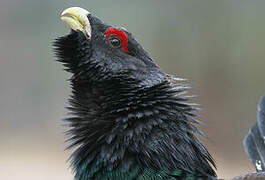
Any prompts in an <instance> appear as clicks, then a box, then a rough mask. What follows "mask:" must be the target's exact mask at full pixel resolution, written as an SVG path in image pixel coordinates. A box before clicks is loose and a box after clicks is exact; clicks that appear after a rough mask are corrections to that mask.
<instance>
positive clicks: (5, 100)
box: [0, 0, 265, 180]
mask: <svg viewBox="0 0 265 180" xmlns="http://www.w3.org/2000/svg"><path fill="white" fill-rule="evenodd" d="M71 6H81V7H84V8H86V9H88V10H89V11H90V12H91V13H92V14H94V15H96V16H98V17H100V18H101V19H103V20H104V21H105V22H107V23H109V24H112V25H121V26H124V27H126V28H127V29H128V30H129V31H130V32H132V33H133V34H134V36H135V38H136V39H137V40H138V41H139V42H140V43H141V44H142V45H143V46H144V47H145V49H146V50H147V51H149V52H150V54H151V55H152V57H153V58H154V59H155V61H156V62H157V63H158V64H159V65H160V67H161V68H162V69H163V70H164V71H165V72H167V73H170V74H175V75H177V76H178V77H182V78H187V79H188V80H189V82H190V83H191V85H192V87H193V89H192V91H191V94H196V95H199V97H198V98H197V99H196V102H197V103H200V104H201V107H202V108H203V112H202V113H201V121H203V122H204V123H205V124H207V127H202V130H204V131H205V132H206V134H207V135H208V136H209V140H203V141H204V143H205V145H206V147H208V149H209V151H210V152H211V154H212V155H213V157H214V159H215V160H216V162H217V166H218V170H217V173H218V175H219V176H220V177H223V178H228V177H232V176H236V175H240V174H242V173H246V172H251V171H254V168H253V167H252V165H251V164H250V161H249V160H248V158H247V156H246V154H245V152H244V149H243V146H242V140H243V138H244V136H245V135H246V134H247V132H248V130H249V129H250V127H251V126H252V125H253V124H254V122H255V121H256V111H257V108H256V106H257V103H258V100H259V98H260V97H261V96H262V95H264V94H265V11H264V8H265V1H261V0H252V1H247V0H233V1H231V0H222V1H218V0H200V1H198V0H164V1H161V0H152V1H151V0H134V1H131V0H97V1H96V0H93V1H92V0H78V1H77V0H64V1H63V0H56V1H52V0H46V1H43V0H1V1H0V143H1V145H0V147H1V148H0V179H6V180H18V179H20V180H21V179H27V180H36V179H37V180H47V179H53V180H71V179H73V176H72V173H71V169H70V168H69V167H68V166H69V164H68V163H67V162H66V161H67V158H68V157H69V155H70V152H69V151H64V147H65V146H66V143H64V140H65V136H64V135H63V132H64V131H65V130H66V129H65V127H63V122H62V121H61V119H62V118H63V117H66V115H67V111H66V110H65V108H64V107H65V106H67V98H68V96H69V94H70V88H69V82H68V81H66V80H67V78H69V77H70V74H68V73H66V72H64V71H63V70H62V69H63V67H62V66H61V64H59V63H57V62H55V58H54V55H53V52H52V42H53V40H54V39H55V38H56V37H58V36H62V35H65V34H66V33H68V32H69V30H68V29H67V28H66V27H65V25H64V24H63V23H62V22H61V21H60V13H61V12H62V10H64V9H65V8H68V7H71Z"/></svg>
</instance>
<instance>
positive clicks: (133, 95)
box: [54, 15, 216, 180]
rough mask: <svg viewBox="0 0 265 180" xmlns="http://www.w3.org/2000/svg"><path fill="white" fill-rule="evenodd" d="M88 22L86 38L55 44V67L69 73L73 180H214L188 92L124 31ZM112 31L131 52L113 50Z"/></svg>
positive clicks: (72, 35) (76, 36)
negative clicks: (61, 66) (122, 36)
mask: <svg viewBox="0 0 265 180" xmlns="http://www.w3.org/2000/svg"><path fill="white" fill-rule="evenodd" d="M88 20H89V22H90V24H91V28H92V35H91V38H89V39H88V38H87V37H86V36H85V35H84V33H83V32H80V31H73V30H72V31H71V33H70V34H69V35H66V36H63V37H60V38H58V39H57V40H56V41H55V43H54V47H55V53H56V56H57V57H58V61H60V62H62V63H63V64H64V66H65V67H66V70H67V71H69V72H71V73H72V77H71V79H70V82H71V87H72V95H71V98H70V101H69V102H70V106H69V110H70V112H71V114H72V116H71V117H69V118H67V122H68V125H69V127H70V130H69V131H68V132H67V134H68V135H69V137H70V138H69V141H70V142H71V145H70V146H69V147H70V148H75V151H74V153H73V154H72V156H71V162H72V167H73V169H74V172H75V178H76V179H77V180H85V179H172V178H173V179H212V178H214V177H216V174H215V171H214V170H213V168H212V166H215V163H214V160H213V158H212V157H211V155H210V154H209V152H208V151H207V150H206V148H205V147H204V146H203V145H202V143H201V142H200V141H199V139H198V138H197V137H196V135H198V134H202V133H201V132H200V131H199V130H198V129H197V128H196V124H199V123H198V121H196V115H197V108H196V107H194V106H193V105H192V104H191V103H190V97H189V96H187V95H185V93H186V91H187V90H188V89H189V87H188V86H186V85H185V83H183V82H182V81H179V80H178V79H177V78H175V77H174V76H171V75H168V74H166V73H164V72H163V71H162V70H161V69H160V68H159V67H158V66H157V65H156V64H155V63H154V61H153V59H152V58H151V57H150V56H149V54H148V53H147V52H146V51H145V50H144V49H143V48H142V46H141V45H140V44H139V43H138V42H137V41H136V40H135V39H134V38H133V36H132V35H131V33H129V32H128V31H127V30H125V29H123V28H119V27H112V26H109V25H107V24H105V23H103V22H102V21H101V20H99V19H98V18H96V17H94V16H92V15H89V16H88ZM110 29H114V30H117V31H119V32H120V31H121V32H123V33H125V34H126V36H127V37H128V44H127V45H128V47H127V50H128V52H127V51H126V49H124V48H125V47H124V44H122V45H121V46H120V47H118V46H117V47H116V45H113V44H111V43H112V42H110V39H108V38H107V37H106V32H107V31H108V30H110ZM118 40H119V39H118ZM115 41H116V40H115ZM115 43H118V42H117V41H116V42H115ZM211 165H212V166H211Z"/></svg>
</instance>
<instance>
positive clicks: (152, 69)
mask: <svg viewBox="0 0 265 180" xmlns="http://www.w3.org/2000/svg"><path fill="white" fill-rule="evenodd" d="M67 15H68V16H67ZM61 19H62V21H64V22H65V23H66V24H67V25H68V26H69V27H70V29H71V33H70V34H69V35H67V36H64V37H61V38H59V39H57V41H56V42H55V47H56V49H55V50H56V52H57V55H58V57H59V61H61V62H63V63H64V64H65V66H66V67H67V69H68V71H70V72H72V73H73V74H74V77H75V78H78V79H79V78H84V77H85V78H87V79H86V80H88V81H92V82H94V83H98V82H103V81H104V80H110V81H112V82H115V80H124V79H126V80H129V81H131V80H132V81H137V82H139V83H138V85H140V86H143V85H144V86H153V85H155V84H157V83H159V82H161V81H162V80H163V79H164V78H165V77H166V76H165V74H164V73H163V72H162V71H161V70H160V68H159V67H158V66H157V65H156V64H155V63H154V62H153V60H152V58H151V57H150V56H149V54H148V53H147V52H146V51H145V50H144V49H143V48H142V46H141V45H140V44H139V43H138V42H137V41H136V40H135V39H134V38H133V36H132V34H131V33H129V32H128V31H126V29H124V28H121V27H113V26H110V25H107V24H105V23H104V22H102V21H101V20H100V19H98V18H96V17H94V16H92V15H91V14H90V13H89V12H88V11H86V10H84V9H82V8H79V7H72V8H68V9H66V10H65V11H63V13H62V17H61ZM129 81H128V82H129ZM125 82H126V81H125Z"/></svg>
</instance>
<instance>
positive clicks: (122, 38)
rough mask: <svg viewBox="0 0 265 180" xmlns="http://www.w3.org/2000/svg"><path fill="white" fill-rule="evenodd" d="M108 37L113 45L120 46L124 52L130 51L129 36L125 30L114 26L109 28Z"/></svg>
mask: <svg viewBox="0 0 265 180" xmlns="http://www.w3.org/2000/svg"><path fill="white" fill-rule="evenodd" d="M106 37H107V39H108V41H109V43H110V44H111V45H112V46H113V47H115V48H120V49H121V50H122V51H123V52H125V53H129V50H128V36H127V34H126V33H125V32H123V31H122V30H120V29H114V28H112V29H109V30H107V32H106Z"/></svg>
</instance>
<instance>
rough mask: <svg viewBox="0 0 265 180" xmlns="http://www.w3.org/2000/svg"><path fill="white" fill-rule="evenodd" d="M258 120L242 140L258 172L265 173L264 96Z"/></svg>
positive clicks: (259, 108) (260, 103)
mask: <svg viewBox="0 0 265 180" xmlns="http://www.w3.org/2000/svg"><path fill="white" fill-rule="evenodd" d="M257 116H258V120H257V122H256V123H255V125H254V126H253V127H252V128H251V130H250V131H249V133H248V135H247V136H246V137H245V139H244V143H243V144H244V147H245V150H246V153H247V155H248V157H249V159H250V160H251V162H252V163H253V164H254V166H255V167H256V170H257V171H258V172H261V171H265V143H264V141H265V96H264V97H263V98H261V100H260V102H259V105H258V115H257Z"/></svg>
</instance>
